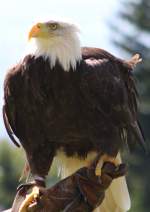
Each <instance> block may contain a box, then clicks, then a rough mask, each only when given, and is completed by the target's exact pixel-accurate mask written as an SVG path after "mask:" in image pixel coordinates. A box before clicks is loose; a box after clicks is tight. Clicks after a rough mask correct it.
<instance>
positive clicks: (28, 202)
mask: <svg viewBox="0 0 150 212" xmlns="http://www.w3.org/2000/svg"><path fill="white" fill-rule="evenodd" d="M38 196H39V188H38V187H37V186H35V187H33V189H32V192H31V193H30V194H28V195H26V198H25V200H24V201H23V202H22V204H21V206H20V208H19V212H27V211H28V207H29V206H30V205H31V204H32V203H33V202H35V200H36V199H37V197H38Z"/></svg>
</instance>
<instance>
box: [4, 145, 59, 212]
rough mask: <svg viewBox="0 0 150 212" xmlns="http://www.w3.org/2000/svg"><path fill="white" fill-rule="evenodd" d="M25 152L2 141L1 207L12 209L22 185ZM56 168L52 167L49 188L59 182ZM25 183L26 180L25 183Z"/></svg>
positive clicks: (48, 182) (48, 181)
mask: <svg viewBox="0 0 150 212" xmlns="http://www.w3.org/2000/svg"><path fill="white" fill-rule="evenodd" d="M25 161H26V160H25V155H24V151H23V150H22V149H20V148H16V147H14V146H13V145H10V144H9V143H8V142H6V141H0V207H3V208H5V209H7V208H10V207H11V204H12V201H13V199H14V196H15V193H16V188H17V186H18V185H19V184H20V183H21V182H19V179H20V177H21V174H22V170H23V168H24V165H25ZM57 179H58V178H57V175H56V168H55V166H53V167H52V170H51V175H50V176H49V177H48V180H47V184H48V186H50V185H52V184H54V183H55V182H56V181H57ZM23 182H25V179H24V181H23Z"/></svg>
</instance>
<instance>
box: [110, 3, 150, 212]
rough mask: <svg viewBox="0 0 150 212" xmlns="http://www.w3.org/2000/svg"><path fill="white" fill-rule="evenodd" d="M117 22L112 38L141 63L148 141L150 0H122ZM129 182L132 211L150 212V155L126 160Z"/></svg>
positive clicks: (142, 112) (142, 105)
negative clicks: (138, 56) (139, 57)
mask: <svg viewBox="0 0 150 212" xmlns="http://www.w3.org/2000/svg"><path fill="white" fill-rule="evenodd" d="M118 16H119V17H118V19H117V22H116V23H117V24H116V23H115V25H114V24H112V27H113V29H114V33H115V36H114V37H113V41H114V43H115V45H116V46H117V47H120V49H121V50H123V52H124V53H128V54H132V55H133V54H135V53H140V54H141V56H142V58H143V62H142V63H141V64H140V65H138V66H137V71H136V72H135V74H136V77H137V81H138V83H137V85H138V90H139V93H140V100H141V102H140V114H139V116H140V119H141V123H142V127H143V129H144V134H145V137H146V140H147V144H148V143H149V141H150V130H149V124H150V63H149V60H150V1H148V0H128V1H125V0H124V1H123V0H122V1H121V8H120V12H119V13H118ZM128 161H130V162H129V165H130V170H129V185H130V187H131V191H132V195H131V197H132V210H131V211H133V212H135V211H136V212H141V211H142V212H147V211H150V201H149V197H150V184H149V179H150V171H149V164H150V156H146V155H145V154H144V153H143V152H142V151H140V150H139V151H138V153H136V155H135V153H134V155H133V154H132V155H131V156H130V159H128Z"/></svg>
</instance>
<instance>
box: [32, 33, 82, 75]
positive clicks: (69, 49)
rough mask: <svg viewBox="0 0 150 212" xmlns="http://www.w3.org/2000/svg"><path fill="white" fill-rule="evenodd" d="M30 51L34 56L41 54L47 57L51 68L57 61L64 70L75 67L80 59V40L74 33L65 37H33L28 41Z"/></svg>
mask: <svg viewBox="0 0 150 212" xmlns="http://www.w3.org/2000/svg"><path fill="white" fill-rule="evenodd" d="M30 44H31V45H30V47H31V48H30V53H31V54H34V55H35V56H36V57H39V56H43V57H44V58H45V59H47V58H48V59H49V61H50V66H51V68H53V67H54V66H55V64H56V62H57V61H58V62H59V63H60V65H61V66H62V68H63V69H64V70H65V71H69V70H70V68H72V69H73V70H75V69H76V65H77V63H78V62H79V61H80V60H81V47H80V41H79V38H78V36H77V35H76V34H70V35H69V34H68V35H66V36H65V37H64V36H63V37H62V36H60V37H57V39H56V38H55V37H52V38H50V39H42V38H38V39H34V40H33V41H32V43H30Z"/></svg>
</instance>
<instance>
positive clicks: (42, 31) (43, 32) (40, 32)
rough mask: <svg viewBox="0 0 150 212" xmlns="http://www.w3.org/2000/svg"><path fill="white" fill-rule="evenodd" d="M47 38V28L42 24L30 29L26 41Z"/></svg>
mask: <svg viewBox="0 0 150 212" xmlns="http://www.w3.org/2000/svg"><path fill="white" fill-rule="evenodd" d="M37 37H40V38H47V37H48V29H47V26H46V25H45V24H44V23H37V24H36V25H34V26H33V27H32V29H31V30H30V32H29V35H28V40H30V39H31V38H37Z"/></svg>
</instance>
